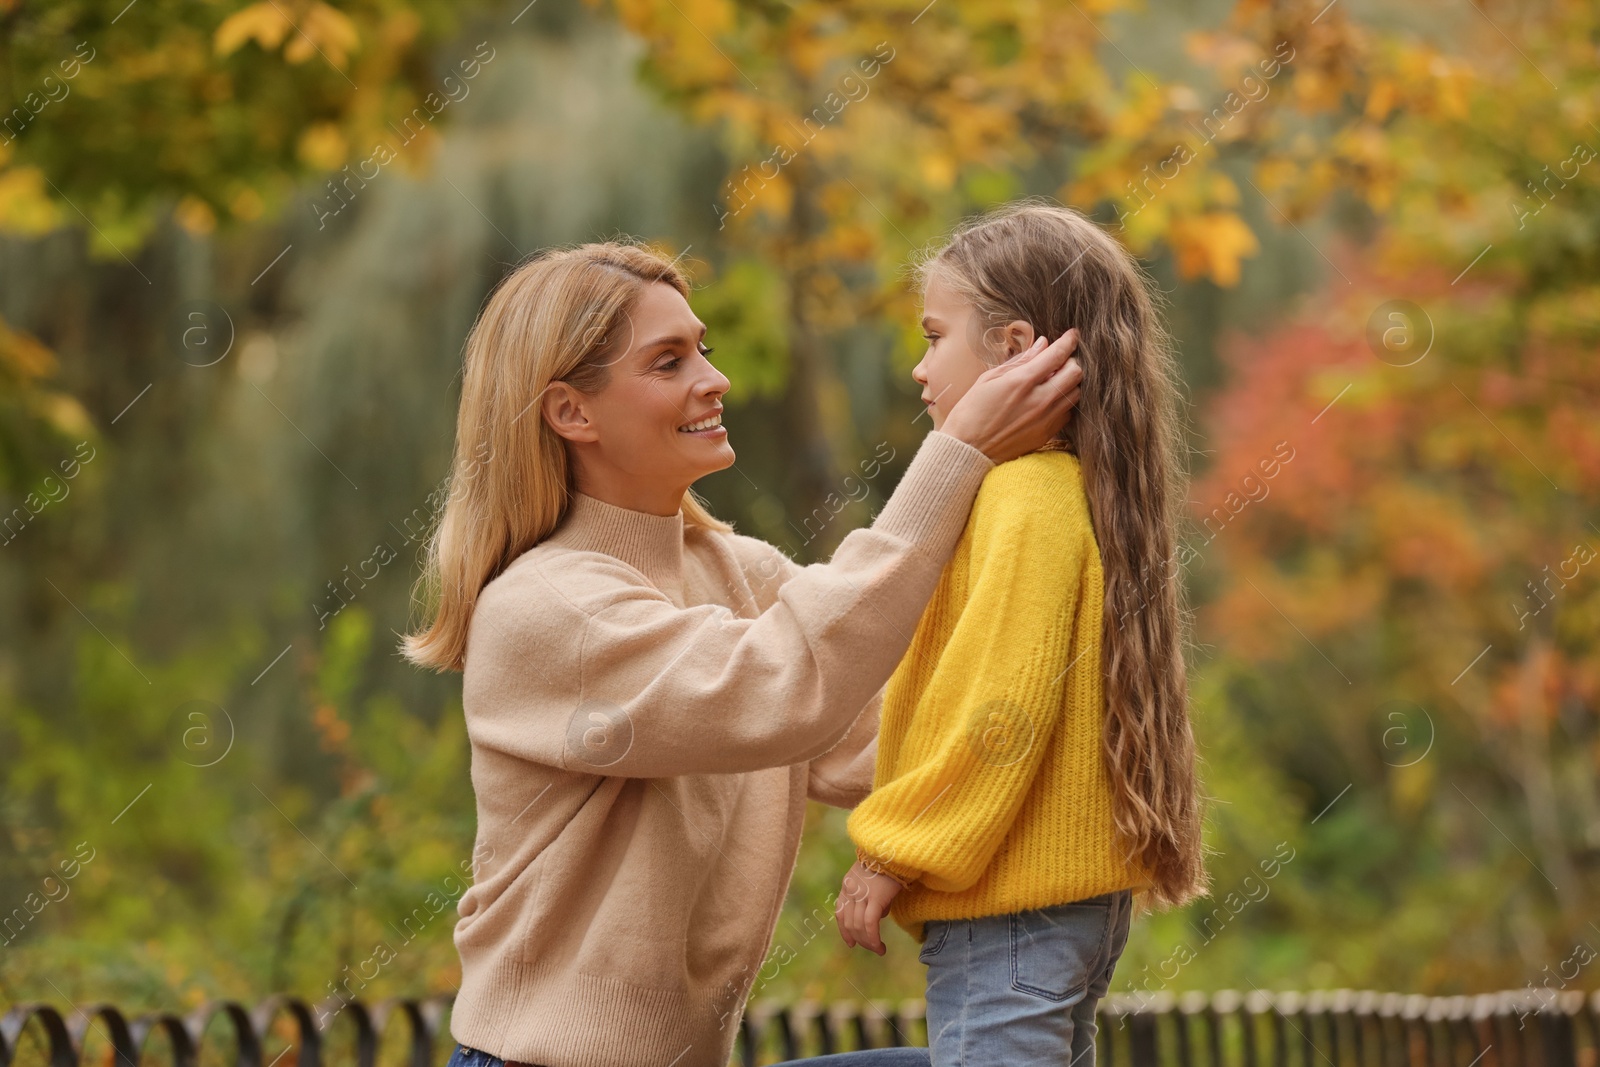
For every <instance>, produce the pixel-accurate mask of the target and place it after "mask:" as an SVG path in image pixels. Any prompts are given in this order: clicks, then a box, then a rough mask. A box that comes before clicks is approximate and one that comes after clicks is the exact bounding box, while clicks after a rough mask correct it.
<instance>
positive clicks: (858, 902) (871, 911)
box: [833, 861, 905, 956]
mask: <svg viewBox="0 0 1600 1067" xmlns="http://www.w3.org/2000/svg"><path fill="white" fill-rule="evenodd" d="M904 888H905V886H903V885H901V884H900V883H899V882H897V881H895V880H894V879H893V878H891V877H890V876H889V875H887V874H883V873H881V872H878V871H873V870H872V869H871V868H869V867H867V866H865V865H864V864H862V863H860V862H859V861H858V862H857V863H856V864H855V866H853V867H851V868H850V869H849V870H848V871H846V872H845V876H844V883H843V884H842V885H841V886H840V887H839V902H838V903H837V904H836V905H834V909H833V917H834V920H835V921H836V922H838V924H839V936H840V937H842V938H844V943H845V944H846V945H848V946H850V947H851V948H855V947H856V946H857V945H861V946H863V947H865V948H869V949H871V950H872V951H873V952H876V953H877V954H878V955H880V956H881V955H883V954H884V951H885V950H884V947H883V939H882V938H881V937H879V936H878V924H879V923H881V922H882V921H883V917H884V916H885V915H887V914H888V913H889V902H890V901H892V900H893V899H894V898H895V897H897V896H899V895H900V891H901V890H902V889H904Z"/></svg>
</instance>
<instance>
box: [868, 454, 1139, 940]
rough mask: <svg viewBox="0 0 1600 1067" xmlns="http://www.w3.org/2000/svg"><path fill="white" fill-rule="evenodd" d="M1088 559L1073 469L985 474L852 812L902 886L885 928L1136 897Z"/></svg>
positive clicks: (1044, 458)
mask: <svg viewBox="0 0 1600 1067" xmlns="http://www.w3.org/2000/svg"><path fill="white" fill-rule="evenodd" d="M1103 609H1104V585H1103V579H1102V574H1101V569H1100V553H1099V549H1098V548H1097V547H1096V544H1095V537H1094V529H1093V527H1092V525H1091V523H1090V515H1089V502H1088V497H1087V494H1086V493H1085V490H1084V484H1083V472H1082V468H1081V466H1080V464H1079V461H1078V458H1077V457H1076V456H1074V455H1072V454H1070V453H1066V452H1041V453H1034V454H1032V455H1028V456H1024V457H1022V458H1021V459H1017V460H1013V461H1011V462H1009V463H1003V464H1000V465H999V466H997V467H995V468H994V469H993V470H992V471H990V472H989V474H988V476H987V477H986V478H985V479H984V481H983V485H982V487H981V488H980V489H979V491H978V499H977V502H976V503H975V504H974V506H973V509H972V513H971V515H970V517H969V518H968V521H967V526H966V529H965V530H964V531H963V533H962V537H961V540H960V542H959V543H958V544H957V546H956V550H955V554H954V555H953V556H952V558H951V560H950V563H949V565H948V566H946V568H945V570H944V573H943V575H941V577H940V580H939V585H938V588H937V589H936V590H935V591H934V595H933V599H932V601H930V603H929V604H928V608H927V610H926V611H925V612H924V613H923V616H922V619H921V621H920V622H919V623H918V625H917V629H916V632H915V634H913V635H912V639H911V645H910V648H909V650H908V651H907V653H906V657H905V659H904V660H902V661H901V663H900V666H899V667H898V668H897V669H896V671H895V673H894V675H893V677H892V678H891V679H890V681H889V685H888V688H887V689H886V691H885V694H884V702H883V709H882V723H881V726H880V732H879V736H878V755H877V765H876V769H875V772H874V777H873V792H872V794H871V796H869V797H868V798H867V799H866V800H865V801H863V802H862V803H861V804H860V805H859V806H857V807H856V808H855V810H854V811H852V812H851V814H850V818H849V821H848V827H849V832H850V837H851V839H852V841H853V842H854V843H855V845H856V850H857V855H858V856H859V857H860V859H861V860H862V862H863V863H865V864H867V865H868V866H869V867H873V868H875V869H878V870H881V871H883V872H884V873H887V874H889V875H890V876H892V877H894V878H896V879H898V880H899V881H901V882H904V883H908V888H906V889H905V890H904V891H902V892H901V893H900V895H899V896H897V897H896V898H895V900H894V902H893V903H892V904H891V905H890V915H891V917H892V918H893V919H894V920H895V922H897V923H898V924H900V926H902V927H903V928H904V929H905V930H907V931H908V932H909V933H910V934H911V935H912V936H913V937H914V938H916V939H917V940H918V941H921V940H923V936H924V935H923V923H924V922H926V921H927V920H929V919H969V918H978V917H980V916H984V915H998V914H1005V913H1010V912H1017V911H1025V910H1029V909H1033V908H1043V907H1049V906H1051V905H1055V904H1065V903H1068V902H1070V901H1074V900H1081V899H1083V898H1085V897H1091V896H1096V895H1099V894H1101V893H1106V892H1111V891H1113V890H1117V889H1123V888H1129V887H1133V886H1136V885H1139V884H1141V883H1142V882H1144V881H1146V880H1147V879H1146V878H1145V877H1144V876H1143V872H1142V870H1141V869H1140V868H1139V867H1138V866H1137V862H1136V861H1135V862H1134V863H1133V864H1130V863H1128V862H1126V861H1125V859H1124V857H1123V856H1122V855H1121V853H1120V852H1119V850H1118V849H1117V846H1116V843H1115V840H1114V834H1113V824H1112V819H1111V785H1110V779H1109V776H1108V773H1107V769H1106V765H1105V759H1104V756H1103V755H1102V752H1101V731H1102V729H1103V727H1104V723H1105V698H1104V694H1103V687H1102V667H1101V626H1102V621H1103Z"/></svg>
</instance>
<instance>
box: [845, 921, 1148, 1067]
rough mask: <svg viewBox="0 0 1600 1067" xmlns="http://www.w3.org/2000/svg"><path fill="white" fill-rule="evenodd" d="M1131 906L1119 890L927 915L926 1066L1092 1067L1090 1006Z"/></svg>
mask: <svg viewBox="0 0 1600 1067" xmlns="http://www.w3.org/2000/svg"><path fill="white" fill-rule="evenodd" d="M1132 915H1133V891H1132V890H1131V889H1120V890H1117V891H1116V892H1112V893H1102V894H1101V895H1100V896H1096V897H1088V898H1086V899H1084V900H1076V901H1073V902H1072V903H1070V904H1057V905H1056V906H1054V907H1050V908H1040V909H1037V910H1034V911H1023V912H1017V913H1014V914H1011V915H989V916H985V917H983V918H981V919H950V920H939V921H933V922H929V923H927V924H926V931H925V932H926V937H925V940H924V941H923V944H922V952H921V953H920V955H919V956H918V958H919V959H920V960H921V961H922V962H923V963H925V964H927V965H928V1045H929V1046H930V1051H931V1053H932V1067H991V1065H995V1064H1005V1065H1006V1067H1034V1065H1038V1067H1043V1065H1045V1064H1049V1065H1051V1067H1061V1065H1065V1067H1094V1061H1095V1051H1094V1038H1095V1029H1096V1028H1095V1020H1094V1016H1095V1008H1096V1007H1097V1006H1098V1005H1099V1003H1100V998H1102V997H1104V996H1105V995H1106V992H1107V991H1108V990H1109V989H1110V987H1111V974H1112V971H1114V970H1115V969H1116V966H1117V960H1118V958H1119V957H1121V955H1122V950H1123V949H1124V948H1125V947H1127V943H1128V926H1129V922H1130V921H1131V919H1132ZM1069 1053H1070V1055H1069ZM819 1062H820V1061H819Z"/></svg>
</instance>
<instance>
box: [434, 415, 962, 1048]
mask: <svg viewBox="0 0 1600 1067" xmlns="http://www.w3.org/2000/svg"><path fill="white" fill-rule="evenodd" d="M993 466H994V464H992V463H991V462H990V461H989V459H988V458H987V457H986V456H985V455H984V454H983V453H982V452H980V451H978V450H977V449H975V448H973V447H971V446H970V445H967V444H964V443H963V442H961V441H959V440H957V439H956V438H954V437H951V436H949V435H947V434H944V433H938V432H934V433H930V434H929V435H928V436H927V438H926V440H924V442H923V444H922V446H921V448H920V449H919V450H918V452H917V455H916V457H915V458H914V459H913V460H912V462H911V465H910V467H909V468H908V469H907V471H906V474H905V477H904V478H903V479H901V482H900V485H899V486H898V487H897V488H896V489H895V492H894V494H893V496H891V497H890V499H889V501H888V503H886V504H885V505H884V507H883V510H882V512H880V513H879V515H878V517H877V519H876V520H875V521H874V522H873V524H872V525H871V527H869V528H866V529H861V530H855V531H852V532H851V533H850V534H849V535H848V536H846V537H845V538H844V540H843V541H842V542H841V543H840V545H839V548H838V550H837V551H836V552H835V553H834V556H833V559H832V560H831V561H830V562H829V563H827V564H817V565H814V566H810V567H801V566H798V565H796V564H795V563H794V562H793V561H791V560H790V559H789V558H788V557H787V556H785V555H784V554H783V553H782V552H781V551H779V550H778V549H776V548H774V547H772V546H771V545H768V544H764V543H762V542H761V541H758V540H755V539H754V538H750V537H743V536H740V535H738V534H734V533H725V532H720V531H712V530H706V529H703V528H699V527H692V526H691V527H685V525H684V520H683V513H682V512H681V511H680V512H678V513H676V514H674V515H670V516H662V515H652V514H646V513H644V512H639V511H633V510H630V509H627V508H622V507H618V506H615V505H613V504H610V503H607V502H605V501H602V500H599V499H596V498H594V497H591V496H587V495H584V494H578V495H577V497H576V498H575V499H574V501H573V502H572V505H571V508H570V509H569V511H568V513H567V514H566V516H565V517H564V518H563V520H562V523H561V525H560V526H559V527H557V529H556V530H555V532H554V533H553V534H552V535H551V536H550V537H549V538H547V539H546V540H545V541H544V542H542V543H541V544H539V545H537V546H535V547H533V548H531V549H529V550H528V551H527V552H524V553H523V554H522V555H520V556H519V557H517V559H516V560H514V561H513V562H512V563H511V564H510V565H509V566H508V567H507V568H506V570H505V571H504V572H503V573H502V574H500V575H499V576H497V577H496V578H495V579H494V580H493V581H491V582H489V583H488V584H487V585H486V586H485V587H484V589H483V591H482V594H481V595H480V596H479V599H478V603H477V606H476V608H475V609H474V612H473V616H472V626H471V630H470V633H469V635H468V639H467V654H466V667H465V671H464V677H463V679H462V705H463V708H464V711H465V714H466V724H467V737H468V740H469V741H470V743H471V746H472V785H473V789H474V792H475V794H476V800H477V818H478V831H477V840H476V847H475V851H474V854H473V856H474V875H475V882H474V884H473V885H472V886H471V887H470V888H469V889H468V890H467V891H466V893H464V894H463V895H462V897H461V900H460V903H459V904H458V909H459V911H460V915H461V919H460V921H459V922H458V923H457V924H456V928H455V943H456V948H457V950H458V951H459V952H460V955H461V990H460V993H459V994H458V995H457V997H456V1001H455V1005H454V1008H453V1010H452V1013H451V1017H450V1032H451V1035H452V1036H453V1037H454V1038H455V1039H456V1040H457V1041H459V1042H460V1043H461V1044H463V1045H466V1046H468V1047H469V1048H475V1049H479V1050H481V1051H483V1052H487V1053H489V1054H490V1055H493V1056H498V1057H499V1058H501V1059H503V1060H507V1061H520V1062H523V1063H534V1064H544V1065H548V1067H637V1065H639V1064H661V1065H663V1067H664V1065H666V1064H673V1065H674V1067H726V1065H727V1063H728V1059H729V1055H730V1053H731V1051H732V1049H733V1044H734V1041H735V1039H736V1037H737V1036H738V1032H739V1020H740V1017H741V1014H742V1012H743V1010H744V1005H745V1002H746V999H747V998H748V997H749V995H750V991H751V988H752V986H753V985H754V984H755V982H756V979H757V976H758V975H761V974H762V973H763V971H764V970H765V973H766V974H767V976H768V977H769V978H770V976H771V974H772V973H773V972H772V970H771V969H770V968H771V964H768V963H764V961H765V960H766V959H767V955H768V949H769V947H770V946H771V944H772V939H773V932H774V929H775V928H776V926H777V923H778V918H779V915H780V913H781V909H782V905H783V899H784V894H785V892H786V891H787V889H788V886H789V879H790V876H791V875H792V873H793V871H794V866H795V860H796V857H797V855H798V851H799V845H800V831H801V828H802V826H803V825H804V822H805V814H806V803H807V800H808V799H809V800H818V801H822V802H824V803H827V804H832V805H835V806H838V807H849V806H851V805H853V804H856V803H858V802H859V801H860V800H861V799H862V798H863V797H865V796H866V795H867V793H868V792H869V790H870V789H871V786H872V774H873V766H874V761H875V756H876V748H875V738H876V733H877V726H878V709H879V706H880V703H881V695H882V692H883V687H884V685H885V683H886V682H888V680H889V676H890V675H891V674H892V673H893V672H894V669H895V665H896V664H897V663H899V662H900V659H901V657H902V656H904V655H905V651H906V645H907V643H908V642H909V641H910V639H911V637H910V635H911V632H912V630H914V629H915V628H916V625H917V619H918V617H919V616H920V615H921V614H922V611H923V609H924V608H925V607H926V606H927V602H928V597H929V596H930V595H931V594H932V593H933V590H934V588H935V587H936V586H937V585H938V584H939V580H940V573H941V572H942V570H943V568H944V566H945V564H946V563H947V562H948V561H949V559H950V553H951V552H952V551H953V550H954V548H955V545H956V542H957V541H958V540H959V539H960V537H961V532H962V529H963V528H964V526H965V524H966V521H967V515H968V512H969V511H970V510H971V507H972V501H973V498H974V497H975V496H976V495H977V492H978V488H979V486H980V485H981V484H982V482H983V479H984V476H985V475H986V474H987V473H988V472H989V471H990V470H991V469H992V468H993Z"/></svg>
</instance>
